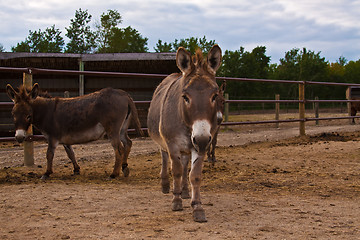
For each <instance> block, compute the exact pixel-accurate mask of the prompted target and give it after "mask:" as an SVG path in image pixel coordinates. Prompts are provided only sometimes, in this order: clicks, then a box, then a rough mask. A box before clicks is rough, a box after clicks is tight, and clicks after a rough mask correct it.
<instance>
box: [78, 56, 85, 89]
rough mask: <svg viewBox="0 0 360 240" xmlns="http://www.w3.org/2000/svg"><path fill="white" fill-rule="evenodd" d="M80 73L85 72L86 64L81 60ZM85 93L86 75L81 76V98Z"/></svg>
mask: <svg viewBox="0 0 360 240" xmlns="http://www.w3.org/2000/svg"><path fill="white" fill-rule="evenodd" d="M79 71H82V72H83V71H84V62H83V61H82V59H79ZM84 93H85V79H84V75H79V96H82V95H84Z"/></svg>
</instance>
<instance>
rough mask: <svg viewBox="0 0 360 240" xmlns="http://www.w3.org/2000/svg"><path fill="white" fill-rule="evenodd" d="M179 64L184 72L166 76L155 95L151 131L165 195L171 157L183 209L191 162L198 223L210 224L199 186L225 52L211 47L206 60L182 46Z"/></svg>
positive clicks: (177, 205) (176, 205)
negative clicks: (158, 155) (219, 73)
mask: <svg viewBox="0 0 360 240" xmlns="http://www.w3.org/2000/svg"><path fill="white" fill-rule="evenodd" d="M176 64H177V66H178V68H179V69H180V70H181V72H182V73H180V74H176V73H174V74H171V75H169V76H168V77H166V78H165V79H164V80H163V81H162V82H161V83H160V85H159V86H158V87H157V89H156V90H155V92H154V95H153V98H152V101H151V104H150V108H149V113H148V120H147V125H148V131H149V135H150V136H151V138H152V139H153V140H154V141H155V142H157V143H158V144H159V145H160V149H161V157H162V169H161V185H162V191H163V193H169V190H170V183H169V173H168V159H169V158H170V159H171V168H172V172H173V194H174V197H173V200H172V210H173V211H179V210H182V209H183V206H182V198H181V197H182V196H183V197H187V196H188V195H189V189H188V185H187V175H188V173H187V165H188V162H189V160H190V159H191V170H190V173H189V179H190V183H191V188H192V196H191V206H192V207H193V217H194V220H195V221H197V222H206V221H207V220H206V217H205V211H204V209H203V208H202V205H201V201H200V184H201V173H202V168H203V161H204V158H205V155H206V152H207V150H208V148H209V146H210V144H211V141H212V138H213V137H214V135H215V132H216V131H217V129H218V124H217V116H216V113H217V104H216V99H217V98H218V96H219V87H218V85H217V83H216V80H215V74H216V71H217V69H218V68H219V67H220V64H221V49H220V47H219V46H217V45H215V46H213V47H212V49H211V50H210V51H209V53H208V56H207V59H206V60H204V59H203V55H202V52H201V51H200V50H198V51H197V52H196V55H195V56H194V57H193V58H192V57H191V54H190V53H189V52H188V51H186V50H185V49H184V48H182V47H180V48H179V49H178V51H177V54H176Z"/></svg>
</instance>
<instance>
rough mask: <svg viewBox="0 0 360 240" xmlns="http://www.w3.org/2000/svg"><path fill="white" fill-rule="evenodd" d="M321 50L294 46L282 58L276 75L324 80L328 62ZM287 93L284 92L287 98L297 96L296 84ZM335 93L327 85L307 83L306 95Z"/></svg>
mask: <svg viewBox="0 0 360 240" xmlns="http://www.w3.org/2000/svg"><path fill="white" fill-rule="evenodd" d="M320 53H321V52H317V53H315V52H314V51H309V50H307V49H306V48H303V49H302V50H300V49H298V48H294V49H292V50H290V51H288V52H286V53H285V57H284V58H281V59H280V64H279V65H278V67H277V69H276V72H275V74H274V76H275V77H276V78H277V79H286V80H296V81H316V82H324V81H327V80H328V79H329V78H328V62H327V61H325V58H324V57H321V56H320ZM287 89H288V92H287V93H282V95H284V97H285V98H287V97H289V98H297V96H298V91H297V86H296V85H295V84H293V85H291V86H289V87H288V88H287ZM332 94H333V93H332V92H331V91H330V90H329V89H328V87H327V86H321V85H307V87H306V96H307V98H309V99H310V98H313V97H315V96H318V97H319V98H329V97H330V98H331V97H332V96H331V95H332Z"/></svg>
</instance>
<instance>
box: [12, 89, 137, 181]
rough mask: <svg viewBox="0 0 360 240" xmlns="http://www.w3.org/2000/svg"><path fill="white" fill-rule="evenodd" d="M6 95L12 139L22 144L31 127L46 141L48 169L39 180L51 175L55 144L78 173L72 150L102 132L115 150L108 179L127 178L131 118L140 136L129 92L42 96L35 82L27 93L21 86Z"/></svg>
mask: <svg viewBox="0 0 360 240" xmlns="http://www.w3.org/2000/svg"><path fill="white" fill-rule="evenodd" d="M6 92H7V94H8V95H9V97H10V98H11V99H12V100H13V101H14V103H15V104H14V107H13V109H12V115H13V117H14V122H15V130H16V133H15V138H16V140H17V141H18V142H20V143H21V142H23V141H24V140H25V137H26V131H27V129H28V128H29V126H30V125H31V124H33V125H34V126H35V127H36V128H37V129H39V130H40V131H41V132H42V134H44V136H45V137H46V138H47V140H48V149H47V153H46V158H47V169H46V172H45V174H44V175H43V176H42V177H41V178H42V179H46V178H48V177H49V176H50V174H52V173H53V168H52V165H53V158H54V153H55V149H56V147H57V145H58V144H59V143H60V144H63V145H64V148H65V151H66V153H67V155H68V157H69V158H70V160H71V162H72V163H73V165H74V174H79V173H80V167H79V165H78V164H77V162H76V160H75V154H74V151H73V149H72V147H71V145H73V144H79V143H86V142H90V141H94V140H97V139H99V138H100V137H101V136H103V135H104V134H105V133H106V134H107V136H108V137H109V139H110V141H111V145H112V146H113V148H114V151H115V166H114V170H113V173H112V174H111V175H110V177H111V178H115V177H117V176H119V174H120V166H121V167H122V171H123V173H124V176H125V177H127V176H128V175H129V168H128V164H127V158H128V155H129V153H130V149H131V145H132V141H131V140H130V138H129V136H128V135H127V129H128V127H129V124H130V119H131V118H133V120H134V122H135V128H136V131H137V133H138V134H140V135H143V132H142V130H141V127H140V122H139V118H138V114H137V110H136V107H135V104H134V102H133V100H132V98H131V97H130V96H129V94H128V93H126V92H124V91H122V90H118V89H112V88H106V89H102V90H100V91H98V92H94V93H91V94H88V95H84V96H81V97H75V98H58V97H55V98H53V97H42V95H41V92H40V90H39V85H38V84H37V83H36V84H34V86H33V87H32V89H31V91H30V92H28V91H27V90H26V89H25V87H24V86H23V85H21V86H20V87H19V91H15V90H14V89H13V88H12V87H11V85H9V84H8V85H7V86H6Z"/></svg>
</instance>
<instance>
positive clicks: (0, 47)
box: [0, 43, 5, 52]
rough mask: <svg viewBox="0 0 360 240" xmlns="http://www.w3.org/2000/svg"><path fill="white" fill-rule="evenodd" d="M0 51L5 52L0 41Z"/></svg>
mask: <svg viewBox="0 0 360 240" xmlns="http://www.w3.org/2000/svg"><path fill="white" fill-rule="evenodd" d="M0 52H5V48H4V46H3V45H2V44H1V43H0Z"/></svg>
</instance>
